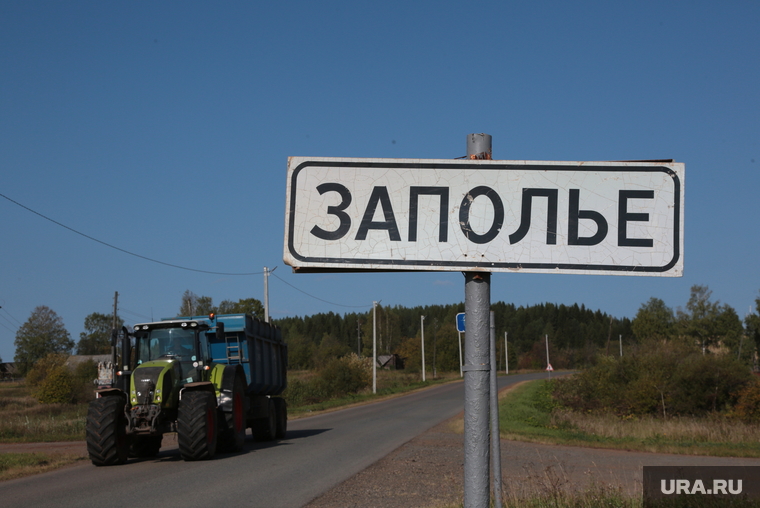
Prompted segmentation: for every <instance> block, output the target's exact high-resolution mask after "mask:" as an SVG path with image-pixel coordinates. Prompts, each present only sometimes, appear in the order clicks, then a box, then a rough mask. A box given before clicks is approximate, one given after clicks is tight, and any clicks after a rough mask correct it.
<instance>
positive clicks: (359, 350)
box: [356, 318, 362, 358]
mask: <svg viewBox="0 0 760 508" xmlns="http://www.w3.org/2000/svg"><path fill="white" fill-rule="evenodd" d="M356 356H358V357H359V358H361V357H362V322H361V320H360V319H359V318H356Z"/></svg>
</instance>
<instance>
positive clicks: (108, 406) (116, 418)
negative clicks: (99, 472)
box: [86, 395, 129, 466]
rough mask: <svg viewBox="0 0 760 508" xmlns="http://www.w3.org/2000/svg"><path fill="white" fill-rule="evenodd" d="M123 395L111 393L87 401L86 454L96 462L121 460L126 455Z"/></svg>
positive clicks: (109, 462) (110, 462) (126, 441)
mask: <svg viewBox="0 0 760 508" xmlns="http://www.w3.org/2000/svg"><path fill="white" fill-rule="evenodd" d="M124 405H125V401H124V397H122V396H121V395H110V396H107V397H101V398H98V399H95V400H93V401H91V402H90V405H89V407H88V408H87V421H86V434H87V454H88V455H89V456H90V460H91V461H92V463H93V464H95V465H96V466H112V465H115V464H124V463H125V462H126V461H127V457H128V455H129V439H128V437H127V418H126V417H125V416H124Z"/></svg>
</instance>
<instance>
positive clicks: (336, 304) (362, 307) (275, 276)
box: [269, 272, 372, 309]
mask: <svg viewBox="0 0 760 508" xmlns="http://www.w3.org/2000/svg"><path fill="white" fill-rule="evenodd" d="M269 275H271V276H272V277H274V278H276V279H277V280H279V281H280V282H282V283H283V284H287V285H288V286H290V287H292V288H293V289H295V290H296V291H298V292H299V293H303V294H305V295H306V296H308V297H309V298H314V299H315V300H319V301H320V302H323V303H329V304H330V305H335V306H336V307H348V308H351V309H366V308H368V307H372V305H343V304H340V303H335V302H330V301H328V300H323V299H322V298H319V297H317V296H314V295H311V294H309V293H307V292H306V291H303V290H301V289H298V288H297V287H295V286H294V285H293V284H291V283H289V282H286V281H285V280H283V279H281V278H280V277H279V276H277V275H275V274H273V273H272V272H269Z"/></svg>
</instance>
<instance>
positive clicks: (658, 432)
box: [499, 380, 760, 458]
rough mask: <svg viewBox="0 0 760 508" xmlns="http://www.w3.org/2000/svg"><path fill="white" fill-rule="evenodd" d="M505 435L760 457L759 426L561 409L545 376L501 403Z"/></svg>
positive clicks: (714, 417)
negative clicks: (631, 416)
mask: <svg viewBox="0 0 760 508" xmlns="http://www.w3.org/2000/svg"><path fill="white" fill-rule="evenodd" d="M499 424H500V431H501V437H502V438H503V439H513V440H519V441H528V442H536V443H545V444H563V445H571V446H585V447H593V448H613V449H619V450H636V451H645V452H657V453H674V454H682V455H709V456H722V457H754V458H757V457H760V425H750V424H746V423H743V422H740V421H738V420H734V419H729V418H726V417H724V416H722V415H712V416H709V417H704V418H696V417H674V418H668V419H666V420H662V419H659V418H654V417H644V418H619V417H617V416H614V415H597V414H579V413H574V412H571V411H563V410H561V409H560V408H558V407H557V405H556V403H554V401H553V399H552V398H551V395H550V393H549V384H548V383H547V382H546V381H543V380H537V381H530V382H525V383H521V384H520V385H519V386H517V387H515V388H514V390H511V391H510V392H509V393H507V394H506V395H505V397H504V398H503V399H502V400H501V402H500V404H499Z"/></svg>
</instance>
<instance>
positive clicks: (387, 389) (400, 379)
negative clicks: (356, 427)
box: [283, 370, 461, 420]
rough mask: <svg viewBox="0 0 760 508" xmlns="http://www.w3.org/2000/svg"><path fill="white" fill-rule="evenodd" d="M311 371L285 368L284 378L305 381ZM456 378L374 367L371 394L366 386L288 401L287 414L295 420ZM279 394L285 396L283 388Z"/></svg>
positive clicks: (445, 374)
mask: <svg viewBox="0 0 760 508" xmlns="http://www.w3.org/2000/svg"><path fill="white" fill-rule="evenodd" d="M314 375H315V374H314V372H312V371H289V372H288V379H289V382H290V381H292V380H294V379H297V380H299V381H303V382H309V380H310V379H312V378H313V377H314ZM458 379H461V378H460V376H459V373H458V372H444V373H440V374H439V375H438V377H437V378H435V379H433V378H432V376H427V379H426V380H425V382H423V381H422V379H421V374H419V373H409V372H405V371H403V370H378V371H377V393H376V394H373V393H372V387H369V388H366V389H364V390H362V391H361V392H359V393H356V394H352V395H347V396H345V397H338V398H334V399H329V400H324V401H320V402H317V403H314V404H303V405H294V404H292V403H291V402H290V401H288V418H289V419H291V420H295V419H298V418H303V417H305V416H311V415H313V414H314V413H316V412H320V411H331V410H336V409H341V408H344V407H346V406H350V405H354V404H366V403H369V402H375V401H378V400H381V399H385V398H389V397H393V396H396V395H403V394H406V393H411V392H413V391H416V390H420V389H423V388H428V387H430V386H434V385H437V384H442V383H447V382H449V381H455V380H458ZM283 396H284V397H285V399H286V400H288V392H287V390H286V391H285V393H284V394H283Z"/></svg>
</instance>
